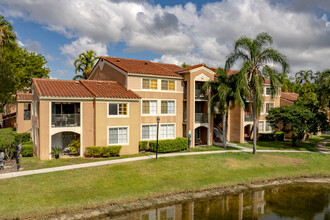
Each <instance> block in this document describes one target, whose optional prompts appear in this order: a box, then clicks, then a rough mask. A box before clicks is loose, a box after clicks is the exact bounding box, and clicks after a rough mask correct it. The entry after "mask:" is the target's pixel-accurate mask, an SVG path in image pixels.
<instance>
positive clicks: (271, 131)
mask: <svg viewBox="0 0 330 220" xmlns="http://www.w3.org/2000/svg"><path fill="white" fill-rule="evenodd" d="M266 125H267V121H265V123H264V126H265V129H264V132H262V133H273V132H274V129H273V128H272V130H270V131H266V128H267V126H266Z"/></svg>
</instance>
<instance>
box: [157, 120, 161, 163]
mask: <svg viewBox="0 0 330 220" xmlns="http://www.w3.org/2000/svg"><path fill="white" fill-rule="evenodd" d="M159 121H160V118H159V117H157V144H156V160H157V159H158V132H159Z"/></svg>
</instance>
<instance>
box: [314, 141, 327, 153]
mask: <svg viewBox="0 0 330 220" xmlns="http://www.w3.org/2000/svg"><path fill="white" fill-rule="evenodd" d="M328 142H330V139H325V140H323V141H319V142H317V144H316V145H315V148H316V149H317V150H318V151H319V152H320V153H327V154H329V153H330V150H329V149H328V148H327V143H328Z"/></svg>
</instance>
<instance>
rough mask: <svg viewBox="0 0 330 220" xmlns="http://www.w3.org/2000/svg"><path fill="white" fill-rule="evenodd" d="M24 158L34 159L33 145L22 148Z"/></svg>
mask: <svg viewBox="0 0 330 220" xmlns="http://www.w3.org/2000/svg"><path fill="white" fill-rule="evenodd" d="M22 156H23V157H32V156H33V145H32V144H28V145H23V146H22Z"/></svg>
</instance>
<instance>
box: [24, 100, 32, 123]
mask: <svg viewBox="0 0 330 220" xmlns="http://www.w3.org/2000/svg"><path fill="white" fill-rule="evenodd" d="M24 120H31V103H24Z"/></svg>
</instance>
